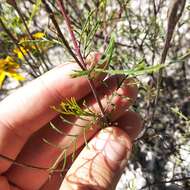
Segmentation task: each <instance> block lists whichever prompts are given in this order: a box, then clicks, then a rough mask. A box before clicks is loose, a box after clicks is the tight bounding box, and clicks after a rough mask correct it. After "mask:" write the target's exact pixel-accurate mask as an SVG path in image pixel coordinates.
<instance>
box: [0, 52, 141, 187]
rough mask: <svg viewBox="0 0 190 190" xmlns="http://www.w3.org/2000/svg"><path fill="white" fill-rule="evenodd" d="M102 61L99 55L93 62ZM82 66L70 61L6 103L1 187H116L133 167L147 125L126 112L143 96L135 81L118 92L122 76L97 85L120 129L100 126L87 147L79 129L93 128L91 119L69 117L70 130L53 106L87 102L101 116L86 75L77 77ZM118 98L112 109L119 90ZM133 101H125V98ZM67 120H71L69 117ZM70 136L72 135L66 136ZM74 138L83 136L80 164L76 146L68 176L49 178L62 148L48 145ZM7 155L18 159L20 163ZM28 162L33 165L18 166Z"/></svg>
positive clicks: (0, 115)
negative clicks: (136, 144)
mask: <svg viewBox="0 0 190 190" xmlns="http://www.w3.org/2000/svg"><path fill="white" fill-rule="evenodd" d="M92 59H93V61H95V62H97V59H99V58H98V56H97V54H96V56H94V57H93V58H91V60H92ZM76 69H79V68H78V66H77V64H75V63H69V64H65V65H61V66H58V67H56V68H55V69H53V70H51V71H49V72H47V73H46V74H44V75H43V76H41V77H39V78H38V79H36V80H34V81H32V82H30V83H29V84H27V85H25V86H24V87H23V88H20V89H19V90H17V91H16V92H15V93H13V94H12V95H10V96H8V97H7V98H6V99H4V100H3V101H2V102H1V103H0V174H1V176H0V189H1V190H10V189H11V190H21V189H24V190H37V189H41V190H57V189H61V190H67V189H68V190H70V189H77V190H85V189H98V190H99V189H114V188H115V187H116V184H117V182H118V180H119V177H120V176H121V174H122V171H123V169H124V168H125V166H126V164H127V159H128V157H129V155H130V152H131V147H132V141H133V139H134V138H135V137H136V136H137V135H138V133H139V131H140V130H141V127H142V122H141V119H140V117H139V115H138V114H136V113H134V112H131V111H126V110H127V109H128V108H129V106H130V105H132V104H133V103H134V101H135V99H136V96H137V87H136V85H135V84H134V81H133V80H129V79H127V80H126V81H125V82H124V83H123V85H122V86H121V87H120V88H119V89H117V85H118V80H121V77H120V76H114V77H111V78H109V79H107V80H106V81H105V83H106V84H107V85H104V84H102V83H101V81H102V79H103V76H101V77H99V79H97V81H96V85H97V91H98V94H99V97H100V98H101V101H102V104H103V106H104V107H106V108H107V109H106V111H107V113H109V116H110V118H111V119H112V121H113V122H115V123H117V126H118V127H108V128H105V129H100V125H99V124H98V123H97V124H96V125H94V126H92V129H89V131H88V132H87V133H86V138H87V139H88V140H89V139H90V140H89V143H88V147H86V146H84V144H85V142H84V137H83V131H84V130H83V129H82V128H80V127H77V125H82V126H85V125H88V124H89V121H87V120H83V119H80V118H75V117H68V116H67V119H68V120H70V121H71V122H73V123H75V125H73V126H69V125H68V124H66V123H63V122H62V121H61V120H60V117H59V116H58V114H57V113H56V112H55V111H54V110H53V109H52V108H51V107H52V106H58V105H59V103H60V101H66V100H67V99H69V98H71V97H74V98H75V99H76V100H78V101H79V100H81V99H85V101H86V104H88V105H89V108H90V109H93V110H94V111H95V112H100V110H99V107H98V105H97V103H96V101H95V100H94V98H93V95H92V93H91V91H90V87H89V85H88V82H87V79H86V78H85V77H80V78H71V76H70V74H71V73H72V71H73V70H76ZM114 91H116V92H117V93H116V94H117V95H116V96H114V98H112V99H111V102H109V105H111V104H115V107H114V109H112V108H111V106H108V102H107V99H108V97H111V95H112V94H113V92H114ZM124 96H125V97H128V98H123V97H124ZM65 117H66V116H65ZM50 121H51V122H52V123H53V124H54V125H55V126H56V127H58V128H59V129H60V130H62V131H63V132H64V135H60V134H58V133H56V132H55V131H53V130H52V129H51V128H50V127H48V123H49V122H50ZM65 134H67V135H65ZM69 134H75V135H78V140H77V150H76V155H77V158H76V159H75V161H74V163H72V161H71V154H72V152H73V151H74V149H73V148H72V147H71V148H70V149H68V152H67V164H66V168H69V170H68V171H65V172H64V173H62V174H63V176H61V175H60V174H59V173H53V174H52V176H51V178H49V172H48V170H43V169H40V168H50V167H51V166H52V165H53V163H54V162H55V160H56V159H57V157H59V155H60V153H61V151H60V149H58V148H56V147H53V146H50V145H48V144H46V143H44V141H43V139H47V140H48V141H49V142H51V143H52V144H55V145H57V146H59V147H67V146H68V145H69V144H70V142H71V141H72V138H73V137H71V136H68V135H69ZM3 156H6V157H7V158H11V159H12V160H15V164H14V163H13V162H12V161H11V160H8V159H3ZM16 163H22V164H23V165H25V166H27V165H30V166H36V167H39V169H37V168H31V167H23V166H18V164H16Z"/></svg>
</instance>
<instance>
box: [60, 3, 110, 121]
mask: <svg viewBox="0 0 190 190" xmlns="http://www.w3.org/2000/svg"><path fill="white" fill-rule="evenodd" d="M57 4H58V6H59V7H60V10H61V13H62V15H63V17H64V18H65V22H66V24H67V27H68V30H69V33H70V36H71V39H72V42H73V45H74V48H75V51H76V54H77V56H78V58H79V62H80V64H79V65H80V67H81V69H82V70H87V68H86V65H85V62H84V59H83V57H82V54H81V51H80V47H79V45H78V42H77V39H76V37H75V34H74V32H73V29H72V25H71V21H70V19H69V17H68V15H67V13H66V10H65V7H64V4H63V2H62V0H57ZM88 83H89V85H90V88H91V90H92V93H93V95H94V97H95V99H96V101H97V103H98V105H99V107H100V111H101V113H102V116H103V117H104V118H105V119H106V114H105V111H104V108H103V106H102V103H101V101H100V99H99V97H98V94H97V91H96V87H95V84H94V81H93V80H92V79H88ZM107 120H108V119H106V121H107Z"/></svg>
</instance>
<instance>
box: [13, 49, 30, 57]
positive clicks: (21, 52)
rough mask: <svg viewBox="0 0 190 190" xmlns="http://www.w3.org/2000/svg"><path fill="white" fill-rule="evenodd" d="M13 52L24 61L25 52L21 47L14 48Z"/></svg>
mask: <svg viewBox="0 0 190 190" xmlns="http://www.w3.org/2000/svg"><path fill="white" fill-rule="evenodd" d="M13 52H14V53H15V54H16V55H17V57H18V58H19V59H21V60H24V55H27V53H28V52H27V50H26V49H24V48H23V47H20V48H15V49H14V50H13Z"/></svg>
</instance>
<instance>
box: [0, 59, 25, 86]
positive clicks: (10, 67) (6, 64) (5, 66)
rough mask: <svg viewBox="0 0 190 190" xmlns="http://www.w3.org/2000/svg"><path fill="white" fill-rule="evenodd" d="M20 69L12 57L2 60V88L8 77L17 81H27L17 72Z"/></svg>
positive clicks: (0, 62)
mask: <svg viewBox="0 0 190 190" xmlns="http://www.w3.org/2000/svg"><path fill="white" fill-rule="evenodd" d="M18 68H19V65H18V64H17V63H16V62H15V61H14V60H13V58H12V57H10V56H7V57H6V58H5V59H0V88H1V87H2V85H3V82H4V80H5V79H6V77H10V78H13V79H15V80H17V81H23V80H25V78H24V77H23V76H22V75H20V74H19V73H18V72H17V69H18Z"/></svg>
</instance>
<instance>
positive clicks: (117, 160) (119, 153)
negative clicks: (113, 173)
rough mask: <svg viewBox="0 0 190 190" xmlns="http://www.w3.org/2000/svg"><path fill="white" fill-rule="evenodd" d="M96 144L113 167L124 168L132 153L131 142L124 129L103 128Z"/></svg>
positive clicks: (97, 148)
mask: <svg viewBox="0 0 190 190" xmlns="http://www.w3.org/2000/svg"><path fill="white" fill-rule="evenodd" d="M94 145H95V148H96V150H97V151H100V152H101V153H102V154H103V155H104V157H105V158H106V159H107V161H108V162H109V164H110V165H111V166H112V168H113V169H118V167H119V168H120V169H123V168H124V167H125V166H126V164H127V160H128V159H129V156H130V153H131V142H130V140H129V137H128V136H127V134H126V133H125V132H124V131H123V130H121V129H119V128H111V127H110V128H106V129H104V130H102V131H101V132H100V133H99V135H98V136H97V140H96V141H95V144H94Z"/></svg>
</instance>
